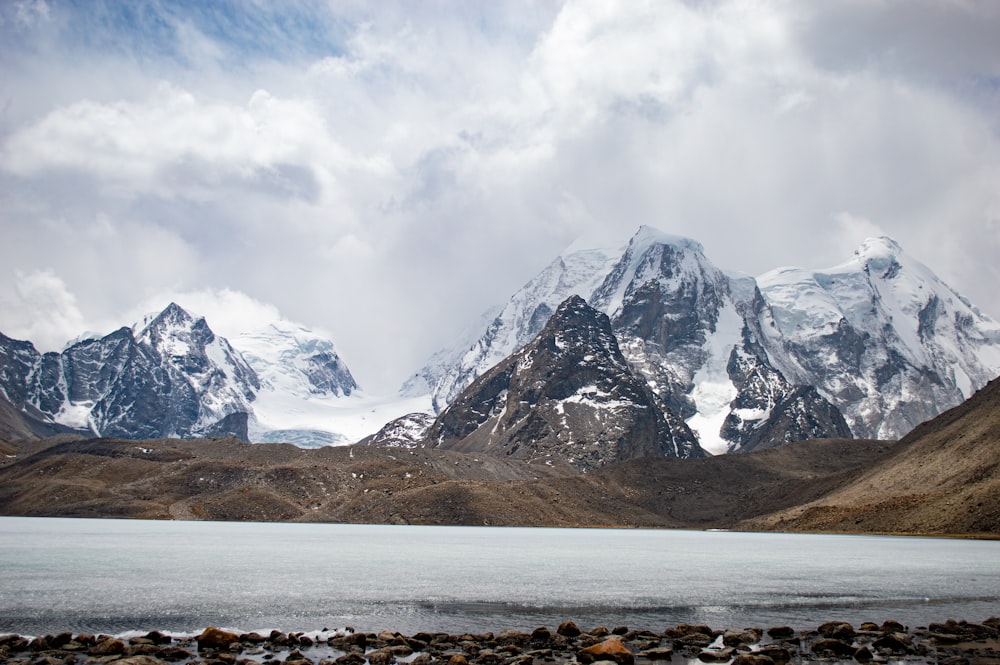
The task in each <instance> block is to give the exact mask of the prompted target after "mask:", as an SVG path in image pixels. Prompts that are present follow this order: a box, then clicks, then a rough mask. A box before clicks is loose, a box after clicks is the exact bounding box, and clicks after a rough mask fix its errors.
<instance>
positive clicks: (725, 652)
mask: <svg viewBox="0 0 1000 665" xmlns="http://www.w3.org/2000/svg"><path fill="white" fill-rule="evenodd" d="M735 651H736V650H735V649H733V648H732V647H726V648H724V649H718V650H716V649H705V650H704V651H701V652H699V653H698V660H700V661H701V662H703V663H728V662H729V659H730V658H732V657H733V653H734V652H735Z"/></svg>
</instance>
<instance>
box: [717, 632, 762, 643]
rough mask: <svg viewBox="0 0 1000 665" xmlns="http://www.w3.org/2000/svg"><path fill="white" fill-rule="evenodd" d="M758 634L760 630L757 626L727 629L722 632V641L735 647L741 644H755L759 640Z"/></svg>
mask: <svg viewBox="0 0 1000 665" xmlns="http://www.w3.org/2000/svg"><path fill="white" fill-rule="evenodd" d="M760 635H761V631H760V629H759V628H746V629H744V630H727V631H726V632H724V633H723V634H722V643H723V644H725V645H726V646H727V647H737V646H739V645H741V644H757V643H758V642H760Z"/></svg>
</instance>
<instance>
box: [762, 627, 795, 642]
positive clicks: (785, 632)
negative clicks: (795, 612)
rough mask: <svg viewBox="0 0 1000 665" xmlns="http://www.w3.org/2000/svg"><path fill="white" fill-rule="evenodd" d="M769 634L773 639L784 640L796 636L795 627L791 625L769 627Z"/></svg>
mask: <svg viewBox="0 0 1000 665" xmlns="http://www.w3.org/2000/svg"><path fill="white" fill-rule="evenodd" d="M767 634H768V636H769V637H771V638H772V639H775V640H784V639H788V638H790V637H795V629H794V628H792V627H791V626H775V627H774V628H768V629H767Z"/></svg>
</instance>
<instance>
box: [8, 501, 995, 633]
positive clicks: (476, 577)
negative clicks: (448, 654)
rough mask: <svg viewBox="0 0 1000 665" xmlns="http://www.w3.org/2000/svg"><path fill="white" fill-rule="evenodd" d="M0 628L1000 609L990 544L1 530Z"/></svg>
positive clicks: (761, 617)
mask: <svg viewBox="0 0 1000 665" xmlns="http://www.w3.org/2000/svg"><path fill="white" fill-rule="evenodd" d="M0 574H2V577H0V633H4V632H18V633H22V634H39V633H46V632H55V631H59V630H72V631H77V632H111V633H120V632H125V631H130V630H143V631H144V630H151V629H154V628H156V629H161V630H168V631H173V632H192V631H197V630H201V629H202V628H204V627H205V626H207V625H220V626H226V627H229V628H235V629H241V630H263V629H268V630H269V629H271V628H278V629H281V630H286V631H287V630H304V631H314V630H321V629H323V628H330V629H337V628H343V627H345V626H353V627H355V628H357V629H359V630H371V631H375V630H382V629H389V630H399V631H401V632H404V633H414V632H417V631H420V630H429V631H434V630H442V631H448V632H464V631H470V632H483V631H486V630H494V631H499V630H502V629H505V628H515V629H521V630H530V629H532V628H534V627H535V626H538V625H548V626H549V627H551V628H554V627H555V626H556V625H558V623H559V622H561V621H563V620H565V619H573V620H575V621H576V622H577V623H578V624H581V627H584V628H585V629H586V628H589V627H593V626H596V625H601V624H604V625H608V626H615V625H627V626H630V627H633V628H649V629H654V630H662V629H663V628H665V627H666V626H672V625H676V624H678V623H707V624H709V625H712V626H714V627H717V628H724V627H743V626H762V627H768V626H771V625H784V624H788V625H792V626H793V627H796V628H812V627H815V626H817V625H819V623H821V622H823V621H826V620H830V619H840V620H845V621H850V622H852V623H855V624H857V623H860V622H861V621H866V620H873V621H878V622H881V621H883V620H885V619H889V618H893V619H897V620H900V621H903V622H904V623H907V624H910V625H914V626H915V625H926V623H927V622H929V621H942V620H944V619H947V618H957V619H968V620H970V621H982V620H983V619H986V618H987V617H989V616H991V615H997V614H1000V542H998V541H967V540H949V539H930V538H892V537H868V536H817V535H789V534H747V533H719V532H714V533H713V532H696V531H658V530H595V529H501V528H489V527H482V528H478V527H417V526H353V525H333V524H256V523H219V522H143V521H120V520H69V519H42V518H0Z"/></svg>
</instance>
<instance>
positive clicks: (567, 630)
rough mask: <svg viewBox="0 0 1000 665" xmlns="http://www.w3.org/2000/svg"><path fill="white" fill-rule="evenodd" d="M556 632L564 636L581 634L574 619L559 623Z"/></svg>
mask: <svg viewBox="0 0 1000 665" xmlns="http://www.w3.org/2000/svg"><path fill="white" fill-rule="evenodd" d="M556 632H557V633H558V634H560V635H562V636H564V637H577V636H579V635H580V632H581V631H580V629H579V628H578V627H577V625H576V624H575V623H573V622H572V621H563V622H562V623H561V624H559V628H557V629H556Z"/></svg>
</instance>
